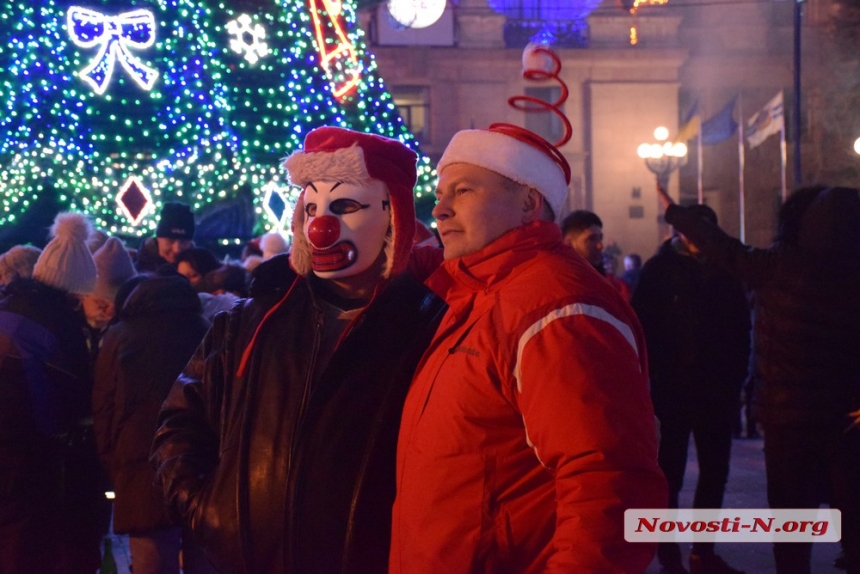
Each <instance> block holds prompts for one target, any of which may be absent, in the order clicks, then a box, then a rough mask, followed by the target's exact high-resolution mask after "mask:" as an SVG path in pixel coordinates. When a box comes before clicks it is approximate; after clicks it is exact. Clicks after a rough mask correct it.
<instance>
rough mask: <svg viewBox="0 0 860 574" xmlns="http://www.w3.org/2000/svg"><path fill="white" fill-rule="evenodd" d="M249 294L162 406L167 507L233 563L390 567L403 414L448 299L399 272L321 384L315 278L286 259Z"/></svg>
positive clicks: (223, 319)
mask: <svg viewBox="0 0 860 574" xmlns="http://www.w3.org/2000/svg"><path fill="white" fill-rule="evenodd" d="M253 289H254V293H252V298H251V299H249V300H247V301H240V302H239V303H237V305H236V306H234V308H233V309H232V310H231V311H230V312H229V313H228V314H220V315H218V316H217V317H216V318H215V322H214V325H213V327H212V329H211V331H210V332H209V334H208V335H207V336H206V338H205V340H204V342H203V344H202V345H201V347H200V348H199V349H198V351H197V353H196V354H195V356H194V358H192V360H191V362H190V363H189V364H188V366H187V367H186V369H185V371H184V373H183V374H182V376H181V377H180V378H179V380H177V382H176V384H175V385H174V387H173V389H172V391H171V393H170V395H169V396H168V399H167V401H166V402H165V404H164V406H163V408H162V411H161V414H160V417H159V430H158V433H157V436H156V439H155V444H154V447H153V448H154V451H153V461H154V462H155V463H156V464H157V465H158V467H159V468H158V475H159V477H160V479H161V481H162V483H163V485H164V488H165V493H166V496H167V498H168V502H169V504H170V505H171V506H172V507H173V508H174V509H175V510H176V511H178V512H179V513H180V515H181V516H182V517H183V518H184V520H185V521H186V522H187V523H188V524H190V525H191V527H192V529H193V531H194V533H195V535H196V536H197V537H198V541H199V542H200V543H201V544H202V545H203V547H204V548H205V550H206V552H207V554H208V555H209V557H210V559H211V560H212V562H213V563H214V564H215V565H216V567H218V568H219V569H220V570H222V571H223V572H243V573H257V572H266V573H277V572H301V573H303V574H304V573H312V572H326V573H330V572H355V573H359V572H385V571H386V570H387V563H388V548H389V539H390V522H391V506H392V503H393V501H394V491H395V483H394V473H395V452H396V439H397V431H398V428H399V424H400V411H401V408H402V404H403V400H404V399H405V396H406V392H407V389H408V387H409V384H410V382H411V379H412V374H413V372H414V370H415V368H416V366H417V364H418V361H419V359H420V358H421V355H422V354H423V351H424V349H425V347H426V346H427V345H428V344H429V342H430V339H431V338H432V336H433V333H434V332H435V329H436V326H437V324H438V321H439V320H440V319H441V317H442V314H443V313H444V304H443V303H442V302H441V301H440V300H439V299H437V298H436V297H435V296H434V295H432V294H431V293H430V292H429V290H427V289H426V288H425V287H424V286H422V285H420V284H418V283H416V282H415V281H413V280H412V279H410V278H408V277H399V278H397V279H394V280H392V281H391V282H390V283H389V284H388V285H386V286H385V287H384V288H383V289H382V290H381V291H379V292H377V294H376V295H375V297H374V298H373V299H372V301H371V303H370V304H369V305H368V306H367V308H366V309H365V310H364V311H363V312H362V314H361V315H360V316H359V317H358V318H356V319H355V320H353V322H352V323H351V324H350V325H349V326H348V327H347V330H346V331H345V333H344V335H343V336H342V338H341V341H340V344H339V345H338V346H337V348H336V349H335V350H334V352H333V354H331V356H330V358H329V360H328V363H327V366H326V367H325V369H324V370H322V372H320V373H318V376H317V377H316V380H315V381H313V384H312V378H311V375H310V374H311V373H314V362H315V361H316V359H317V356H318V354H319V350H320V349H319V340H320V336H321V329H322V324H321V318H322V313H321V312H320V310H319V308H318V305H317V303H316V301H315V299H314V296H313V293H312V291H311V289H310V287H309V283H308V281H306V280H305V279H303V278H300V277H296V276H295V274H294V273H293V272H292V271H291V270H290V269H289V267H288V264H287V258H286V257H278V258H275V259H273V260H272V261H271V262H269V263H267V264H265V266H261V267H260V268H259V269H258V272H257V273H256V280H255V285H254V287H253ZM287 292H288V295H287V296H286V298H285V299H284V295H285V293H287ZM281 299H283V301H281V302H280V303H278V302H279V301H280V300H281ZM276 303H277V305H276ZM270 311H271V314H270V316H269V317H268V318H267V319H266V320H265V321H262V322H261V319H262V318H263V316H264V315H265V314H266V313H267V312H270ZM258 327H259V332H258V333H257V334H256V338H255V339H254V341H253V345H252V350H251V351H250V352H249V354H248V356H247V360H246V369H245V371H244V373H243V376H237V375H236V372H237V368H238V365H239V363H240V362H241V359H242V356H243V353H245V351H246V349H247V348H248V346H249V342H250V341H251V339H252V338H253V337H254V335H255V332H256V331H257V330H258Z"/></svg>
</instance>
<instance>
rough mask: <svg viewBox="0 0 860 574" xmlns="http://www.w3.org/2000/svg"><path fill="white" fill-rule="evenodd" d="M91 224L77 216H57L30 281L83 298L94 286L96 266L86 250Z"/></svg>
mask: <svg viewBox="0 0 860 574" xmlns="http://www.w3.org/2000/svg"><path fill="white" fill-rule="evenodd" d="M90 230H91V227H90V222H89V221H88V220H87V218H86V217H84V215H83V214H80V213H72V212H66V213H59V214H57V217H56V218H55V219H54V225H53V226H52V227H51V237H52V238H53V239H51V241H50V242H49V243H48V244H47V245H46V246H45V249H44V250H42V254H41V255H40V256H39V259H38V261H36V266H35V267H34V268H33V279H35V280H37V281H40V282H42V283H44V284H45V285H50V286H51V287H54V288H56V289H60V290H63V291H67V292H69V293H77V294H81V295H85V294H87V293H92V291H93V289H95V286H96V264H95V262H94V261H93V256H92V255H91V254H90V250H89V248H88V247H87V237H89V234H90Z"/></svg>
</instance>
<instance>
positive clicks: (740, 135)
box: [738, 94, 746, 243]
mask: <svg viewBox="0 0 860 574" xmlns="http://www.w3.org/2000/svg"><path fill="white" fill-rule="evenodd" d="M738 118H740V121H739V122H738V210H739V212H740V227H741V232H740V240H741V243H746V241H745V233H744V227H745V221H744V219H745V217H744V213H745V211H746V210H745V208H744V203H745V194H744V102H743V95H742V94H739V95H738Z"/></svg>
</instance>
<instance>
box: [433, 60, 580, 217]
mask: <svg viewBox="0 0 860 574" xmlns="http://www.w3.org/2000/svg"><path fill="white" fill-rule="evenodd" d="M560 72H561V60H560V59H559V57H558V56H557V55H556V54H555V52H553V51H552V50H550V49H549V48H548V47H546V46H544V45H539V44H529V45H528V46H526V49H525V51H524V52H523V77H524V78H526V79H527V80H530V81H537V82H540V81H546V80H555V81H556V82H557V83H558V85H559V86H560V87H561V94H560V96H559V97H558V99H557V100H556V101H555V102H546V101H544V100H540V99H538V98H534V97H531V96H512V97H511V98H509V99H508V104H509V105H510V106H511V107H513V108H515V109H517V110H520V111H523V112H526V113H535V112H551V113H554V114H556V116H558V117H559V119H560V120H561V122H562V124H563V125H564V135H563V136H562V138H561V139H559V140H558V141H556V142H555V143H549V142H548V141H546V140H545V139H544V138H542V137H541V136H539V135H537V134H536V133H534V132H532V131H529V130H527V129H525V128H522V127H520V126H515V125H513V124H505V123H495V124H492V125H491V126H490V127H489V128H487V129H483V130H463V131H460V132H457V133H456V134H454V137H453V138H451V143H449V144H448V147H447V148H446V149H445V153H444V154H443V155H442V159H441V160H439V165H438V166H437V168H436V169H437V170H438V171H439V172H440V173H441V172H442V170H444V169H445V168H446V167H447V166H449V165H451V164H454V163H468V164H472V165H476V166H478V167H482V168H484V169H488V170H490V171H493V172H495V173H498V174H500V175H503V176H505V177H507V178H508V179H511V180H513V181H515V182H517V183H520V184H522V185H527V186H529V187H533V188H535V189H536V190H538V191H539V192H540V194H541V195H543V197H544V199H546V201H547V203H548V204H549V206H550V207H551V208H552V213H553V216H554V217H555V220H556V221H560V220H561V218H562V211H563V209H564V206H565V203H566V201H567V195H568V185H570V176H571V170H570V164H568V162H567V160H566V159H565V157H564V155H562V153H561V152H560V151H559V150H558V148H559V147H560V146H563V145H564V144H566V143H567V142H568V141H569V140H570V137H571V134H572V131H573V130H572V127H571V125H570V120H568V119H567V117H566V116H565V115H564V112H562V111H561V108H560V106H561V105H562V104H563V103H564V102H565V101H566V100H567V98H568V95H569V92H568V89H567V85H566V84H565V83H564V81H563V80H562V79H561V78H560V77H559V73H560Z"/></svg>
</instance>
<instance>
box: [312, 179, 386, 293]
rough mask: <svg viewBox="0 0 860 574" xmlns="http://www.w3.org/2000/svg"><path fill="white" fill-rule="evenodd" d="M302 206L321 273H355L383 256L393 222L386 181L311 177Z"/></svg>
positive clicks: (324, 276) (331, 276) (333, 276)
mask: <svg viewBox="0 0 860 574" xmlns="http://www.w3.org/2000/svg"><path fill="white" fill-rule="evenodd" d="M304 208H305V222H304V228H303V229H304V232H305V237H307V239H308V242H309V243H310V247H311V266H312V267H313V270H314V274H316V275H317V277H320V278H322V279H337V278H341V277H351V276H353V275H357V274H359V273H361V272H362V271H365V270H367V269H368V268H369V267H370V266H371V265H372V264H373V263H374V261H376V259H377V258H378V257H379V254H380V252H381V251H382V249H383V246H384V244H385V236H386V234H387V233H388V227H389V222H390V221H391V207H390V204H389V200H388V188H387V187H386V186H385V184H384V183H383V182H381V181H379V180H375V179H373V180H370V181H366V182H362V183H346V182H340V181H312V182H310V183H309V184H308V185H307V187H305V191H304Z"/></svg>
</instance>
